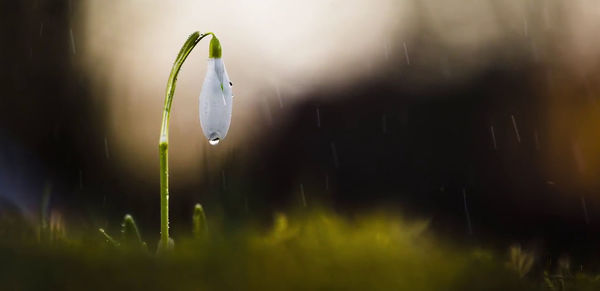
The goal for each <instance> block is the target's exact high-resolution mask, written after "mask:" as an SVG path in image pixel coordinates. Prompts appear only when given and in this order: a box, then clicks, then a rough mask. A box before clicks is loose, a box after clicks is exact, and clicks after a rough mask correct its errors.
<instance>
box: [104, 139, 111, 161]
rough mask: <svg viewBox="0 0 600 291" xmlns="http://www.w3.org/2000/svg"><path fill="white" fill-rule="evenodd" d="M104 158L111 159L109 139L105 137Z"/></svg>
mask: <svg viewBox="0 0 600 291" xmlns="http://www.w3.org/2000/svg"><path fill="white" fill-rule="evenodd" d="M104 156H106V158H107V159H108V158H110V153H109V152H108V139H106V137H104Z"/></svg>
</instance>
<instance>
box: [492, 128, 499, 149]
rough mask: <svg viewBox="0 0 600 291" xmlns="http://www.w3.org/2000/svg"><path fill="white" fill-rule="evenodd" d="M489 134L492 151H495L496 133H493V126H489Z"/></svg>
mask: <svg viewBox="0 0 600 291" xmlns="http://www.w3.org/2000/svg"><path fill="white" fill-rule="evenodd" d="M490 134H491V135H492V145H493V146H494V150H497V149H498V145H497V144H496V133H495V132H494V126H493V125H490Z"/></svg>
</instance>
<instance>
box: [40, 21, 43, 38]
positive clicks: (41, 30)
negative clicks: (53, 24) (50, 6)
mask: <svg viewBox="0 0 600 291" xmlns="http://www.w3.org/2000/svg"><path fill="white" fill-rule="evenodd" d="M43 33H44V23H43V22H40V37H41V36H42V34H43Z"/></svg>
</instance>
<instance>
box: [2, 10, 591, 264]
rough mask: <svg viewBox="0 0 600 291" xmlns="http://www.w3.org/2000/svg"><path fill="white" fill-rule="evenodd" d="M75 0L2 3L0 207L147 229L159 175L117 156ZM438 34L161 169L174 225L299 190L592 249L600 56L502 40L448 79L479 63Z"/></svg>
mask: <svg viewBox="0 0 600 291" xmlns="http://www.w3.org/2000/svg"><path fill="white" fill-rule="evenodd" d="M77 5H78V4H77V3H72V2H70V1H1V2H0V65H1V66H0V67H1V68H2V69H1V70H0V86H1V87H2V88H3V90H2V91H1V93H0V201H1V202H0V211H4V212H7V211H9V210H11V209H12V210H15V209H17V211H18V212H19V213H21V214H22V215H23V216H25V217H29V219H32V220H36V219H39V213H40V207H41V200H42V196H43V193H44V189H47V191H49V192H50V193H51V195H50V197H51V198H50V201H51V202H50V205H51V208H52V209H55V210H56V211H60V212H61V213H62V215H63V216H64V217H66V218H68V220H67V221H73V223H74V224H76V225H78V226H79V227H82V228H96V227H108V228H109V229H110V228H111V225H113V228H116V227H117V226H118V223H119V221H120V218H121V217H122V215H123V214H125V213H132V214H133V215H134V217H135V218H136V219H137V220H138V222H140V224H141V229H142V232H143V233H145V234H147V235H148V236H152V235H151V233H154V232H155V233H154V235H155V237H156V238H157V237H158V232H157V231H155V230H157V229H158V224H159V207H158V204H159V196H158V193H159V191H158V189H159V188H158V186H159V185H158V172H156V175H155V176H154V177H150V176H149V177H148V178H146V179H142V178H139V176H136V175H130V174H128V172H127V171H124V170H122V167H123V165H122V164H120V163H121V162H122V161H120V160H117V159H115V158H114V157H113V156H112V155H111V146H110V143H109V141H107V138H106V136H107V131H108V130H107V128H106V124H107V122H106V118H108V117H107V110H108V109H107V106H106V103H105V102H104V100H103V99H102V98H99V97H98V96H102V92H98V90H102V89H101V88H100V89H99V87H98V86H92V84H91V82H92V81H91V77H90V76H89V75H88V72H86V71H85V70H82V69H81V68H80V67H78V66H76V65H75V60H77V57H78V54H81V51H78V47H79V46H78V44H77V43H76V42H77V39H78V37H79V36H81V35H82V34H84V33H85V31H84V30H83V29H82V28H81V27H80V26H76V25H73V24H74V23H77V21H78V18H77V17H80V16H78V15H76V14H75V13H73V11H74V9H75V8H76V6H77ZM73 6H75V8H74V7H73ZM422 17H423V18H424V19H425V18H426V17H427V16H426V15H423V16H422ZM424 22H426V21H425V20H424ZM556 29H559V28H556ZM513 37H514V38H515V39H516V38H519V37H521V36H513ZM547 41H548V42H551V41H552V39H548V40H547ZM543 45H544V43H542V44H541V45H540V46H543ZM442 46H443V44H441V43H440V42H439V40H438V38H437V36H436V35H435V34H434V33H433V31H432V30H431V29H430V28H428V27H427V25H426V24H423V25H422V26H419V30H418V31H417V32H416V33H415V34H414V37H413V38H411V47H412V48H414V49H412V50H411V54H410V59H409V56H408V55H405V54H404V52H403V51H402V50H403V47H402V45H401V44H400V45H396V46H394V47H395V49H396V50H398V53H397V54H393V55H392V57H390V58H389V60H388V66H386V67H385V68H383V69H381V70H374V71H373V73H372V74H371V76H372V77H371V78H367V79H362V80H361V81H360V82H353V83H352V84H351V85H348V86H344V87H336V88H334V89H328V90H321V89H322V88H320V87H315V88H314V89H311V90H309V91H308V92H306V93H303V94H304V95H305V96H304V98H302V99H301V101H300V102H297V103H296V105H294V106H293V108H292V109H290V108H288V107H286V108H285V110H283V108H282V107H281V104H280V103H279V102H277V99H276V98H270V99H267V101H265V103H264V104H261V105H260V108H261V109H260V110H262V111H260V112H261V114H259V115H258V116H259V117H258V118H257V120H255V121H253V123H252V126H254V127H258V128H263V131H264V132H268V133H265V134H262V135H251V136H250V137H248V138H247V139H246V140H245V141H244V142H243V143H241V144H237V145H235V146H234V147H232V148H231V150H229V151H228V153H227V154H226V155H225V156H224V158H223V162H222V163H219V164H218V167H217V168H215V166H214V164H213V163H212V162H211V157H210V153H209V152H205V153H206V155H208V158H207V159H205V160H203V163H204V165H202V169H204V171H203V172H202V173H199V174H198V176H199V178H198V179H197V180H195V181H193V182H190V183H180V184H178V183H177V182H173V183H172V190H171V192H172V196H171V207H172V208H171V211H172V217H173V232H174V235H175V237H176V236H177V235H184V233H185V229H187V226H188V225H189V219H190V216H191V209H192V205H193V203H195V202H201V203H203V205H204V206H205V209H207V212H208V213H209V216H212V217H220V218H221V219H223V221H225V223H226V224H228V225H230V226H231V227H232V228H235V227H236V226H237V225H240V224H243V223H244V221H247V220H249V219H250V218H251V219H252V220H259V221H263V222H265V223H268V222H269V221H270V220H271V216H272V214H273V212H275V211H285V210H290V209H298V208H300V209H302V208H303V207H305V205H306V207H315V206H319V207H326V208H331V209H334V210H335V211H337V212H339V213H343V214H345V215H349V216H352V215H353V214H355V213H360V212H364V211H369V210H372V209H380V208H384V209H388V210H392V211H400V212H401V213H403V214H405V215H406V216H407V217H409V218H418V219H421V218H424V219H430V220H431V226H432V230H433V231H434V232H436V233H438V234H440V235H442V236H446V237H450V238H452V239H455V240H458V241H466V242H469V243H473V244H481V245H486V246H495V247H498V248H500V249H502V248H505V247H506V246H507V245H508V244H510V243H514V242H519V243H523V244H526V245H527V244H530V245H533V246H534V247H536V248H540V249H541V250H543V251H544V252H547V253H548V254H552V255H555V256H558V255H561V254H563V253H568V254H570V255H573V256H583V255H584V254H585V256H587V257H588V259H589V258H592V257H596V256H597V251H595V249H597V248H596V247H595V246H597V245H598V243H600V237H599V236H598V234H599V231H598V230H600V223H599V222H600V218H599V216H598V215H597V213H598V211H599V210H600V208H599V207H600V205H599V203H600V201H599V199H598V193H597V192H598V189H599V184H598V182H595V181H598V180H599V179H598V178H600V177H599V176H598V169H597V166H596V163H595V161H597V159H598V158H597V157H596V154H598V153H599V152H598V150H596V149H595V147H596V146H597V145H598V140H599V137H598V133H597V132H598V131H595V132H594V129H596V128H595V127H594V126H595V125H590V124H593V122H596V121H599V120H600V119H598V118H597V116H598V114H597V113H598V109H597V106H598V105H597V97H598V96H597V94H596V92H597V90H596V89H598V86H597V85H595V84H597V82H595V81H597V80H599V79H600V78H598V77H599V75H598V73H597V72H598V70H595V71H594V70H592V71H591V72H588V73H586V74H585V76H583V77H581V76H580V75H577V74H575V73H573V72H570V71H568V70H567V69H565V67H563V65H562V64H561V63H560V62H558V61H557V62H553V61H552V60H551V58H547V59H543V60H540V59H539V56H538V54H540V52H539V50H538V51H532V50H531V47H530V45H529V44H528V43H527V42H522V41H517V40H515V41H510V39H509V40H508V41H506V42H504V43H502V44H498V45H497V46H496V48H495V50H494V53H493V54H490V55H487V56H486V59H485V63H483V64H478V65H479V67H480V68H481V69H480V70H478V71H477V72H476V73H473V74H470V75H468V76H467V77H464V78H461V79H457V78H455V77H454V74H455V72H458V71H460V68H461V67H463V66H465V65H473V63H478V62H482V61H481V59H476V58H474V59H469V58H468V57H465V56H464V55H460V54H453V53H451V52H449V53H448V54H446V55H436V57H435V58H434V57H432V55H435V54H437V52H439V51H443V47H442ZM80 49H81V48H80ZM540 50H541V49H540ZM552 53H553V52H552V49H551V48H549V49H548V51H547V52H546V55H548V56H551V55H552ZM408 62H410V65H407V63H408ZM469 62H470V63H469ZM230 74H231V73H230ZM263 94H265V95H269V96H272V95H274V94H275V93H273V92H270V91H265V92H263ZM175 104H177V102H175ZM175 106H177V105H175ZM236 110H244V109H242V108H236ZM586 116H587V117H586ZM590 116H591V117H590ZM553 120H558V121H557V122H553ZM582 120H583V121H582ZM158 125H159V124H156V129H157V133H158ZM587 130H590V131H589V132H588V131H587ZM180 142H181V141H180ZM208 150H210V148H209V149H208ZM156 163H157V164H158V160H157V161H156ZM172 175H173V176H174V178H173V179H174V180H175V181H176V179H177V178H176V175H177V172H173V173H172ZM48 189H49V190H48ZM467 216H468V218H467ZM469 221H470V222H469Z"/></svg>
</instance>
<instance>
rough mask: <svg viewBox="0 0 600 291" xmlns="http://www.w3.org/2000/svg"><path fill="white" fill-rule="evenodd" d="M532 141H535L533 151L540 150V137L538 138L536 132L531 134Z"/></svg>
mask: <svg viewBox="0 0 600 291" xmlns="http://www.w3.org/2000/svg"><path fill="white" fill-rule="evenodd" d="M533 140H534V141H535V149H536V150H538V151H539V150H540V137H539V136H538V132H537V130H535V131H534V132H533Z"/></svg>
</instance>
